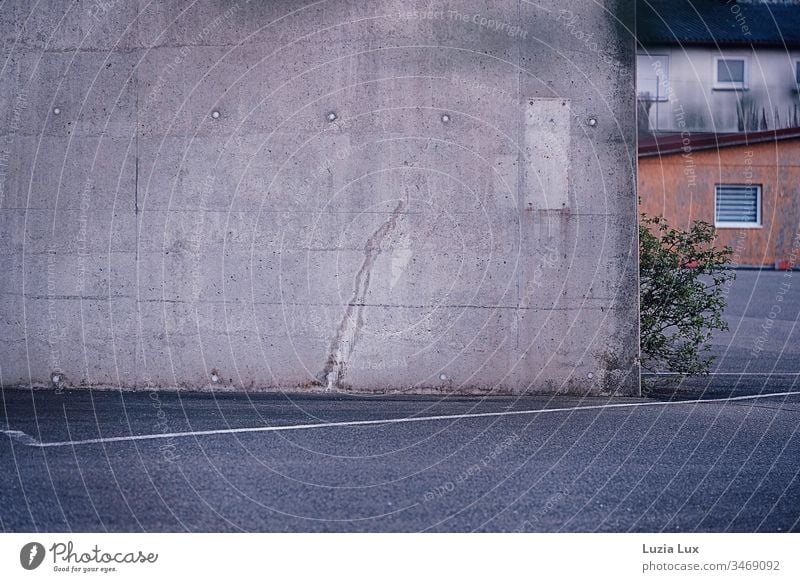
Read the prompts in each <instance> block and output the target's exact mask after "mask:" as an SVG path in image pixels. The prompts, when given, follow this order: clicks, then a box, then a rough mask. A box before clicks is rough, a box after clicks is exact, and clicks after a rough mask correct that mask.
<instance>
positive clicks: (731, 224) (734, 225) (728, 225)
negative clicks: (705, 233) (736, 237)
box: [714, 222, 764, 229]
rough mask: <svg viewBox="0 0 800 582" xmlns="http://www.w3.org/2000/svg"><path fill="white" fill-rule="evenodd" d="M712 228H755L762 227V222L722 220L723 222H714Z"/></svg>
mask: <svg viewBox="0 0 800 582" xmlns="http://www.w3.org/2000/svg"><path fill="white" fill-rule="evenodd" d="M714 228H717V229H741V228H747V229H755V228H764V225H763V224H754V223H752V222H723V223H715V224H714Z"/></svg>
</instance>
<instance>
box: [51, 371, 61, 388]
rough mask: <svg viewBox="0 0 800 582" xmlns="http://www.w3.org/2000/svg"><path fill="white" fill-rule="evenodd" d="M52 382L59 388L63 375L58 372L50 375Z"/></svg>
mask: <svg viewBox="0 0 800 582" xmlns="http://www.w3.org/2000/svg"><path fill="white" fill-rule="evenodd" d="M50 381H51V382H52V383H53V384H55V385H56V386H58V385H59V384H60V383H61V374H59V373H58V372H53V373H52V374H51V375H50Z"/></svg>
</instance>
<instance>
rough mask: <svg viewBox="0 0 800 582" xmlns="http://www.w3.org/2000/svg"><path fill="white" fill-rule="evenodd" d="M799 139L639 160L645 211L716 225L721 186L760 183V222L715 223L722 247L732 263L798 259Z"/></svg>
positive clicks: (675, 221) (672, 220)
mask: <svg viewBox="0 0 800 582" xmlns="http://www.w3.org/2000/svg"><path fill="white" fill-rule="evenodd" d="M797 160H800V139H787V140H781V141H776V142H772V143H759V144H753V145H741V146H728V147H723V148H720V149H719V150H716V149H711V150H699V151H692V152H690V153H689V155H686V154H684V153H682V152H681V153H674V154H669V155H661V156H647V157H642V158H640V159H639V196H640V198H641V201H642V212H645V213H647V214H649V215H650V216H658V215H661V216H664V218H666V219H667V222H668V223H669V224H670V225H672V226H676V227H679V228H683V229H688V228H689V226H690V225H691V223H692V222H693V221H695V220H704V221H706V222H708V223H710V224H714V196H715V193H714V192H715V191H714V188H715V186H716V185H717V184H744V185H758V186H761V224H760V225H759V226H757V227H753V228H730V227H721V226H719V227H717V236H718V241H719V246H720V247H724V246H729V247H731V248H732V249H733V251H734V254H733V257H732V261H731V262H732V263H733V265H734V266H763V265H767V266H770V267H772V266H777V267H779V268H787V267H788V266H789V265H790V264H791V265H795V264H796V263H797V256H796V255H797V254H798V253H797V251H798V242H800V239H797V238H796V237H797V231H798V225H800V166H798V165H797Z"/></svg>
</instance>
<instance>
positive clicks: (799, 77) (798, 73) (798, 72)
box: [794, 61, 800, 84]
mask: <svg viewBox="0 0 800 582" xmlns="http://www.w3.org/2000/svg"><path fill="white" fill-rule="evenodd" d="M795 66H796V67H797V70H796V71H795V77H794V80H795V82H796V83H798V84H800V61H797V62H796V63H795Z"/></svg>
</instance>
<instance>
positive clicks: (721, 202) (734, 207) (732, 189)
mask: <svg viewBox="0 0 800 582" xmlns="http://www.w3.org/2000/svg"><path fill="white" fill-rule="evenodd" d="M759 189H760V187H759V186H717V189H716V193H717V204H716V207H717V216H716V221H717V224H720V223H726V222H738V223H748V224H758V192H759Z"/></svg>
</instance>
